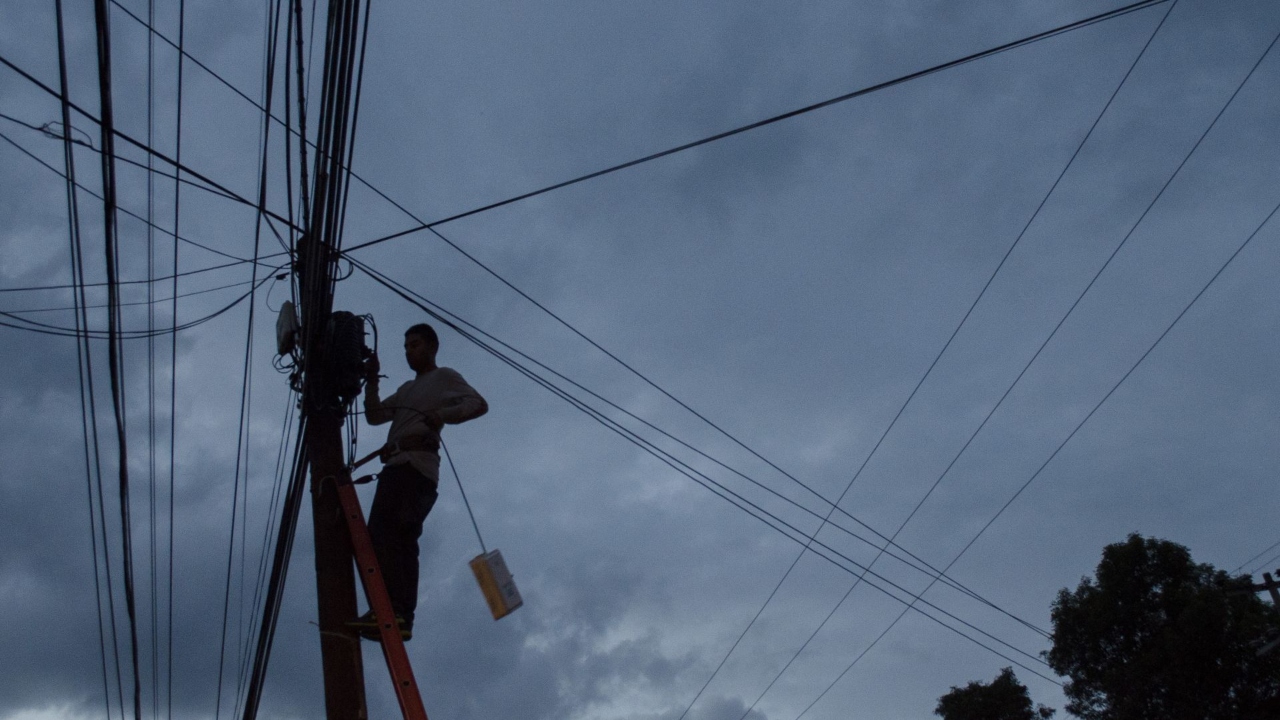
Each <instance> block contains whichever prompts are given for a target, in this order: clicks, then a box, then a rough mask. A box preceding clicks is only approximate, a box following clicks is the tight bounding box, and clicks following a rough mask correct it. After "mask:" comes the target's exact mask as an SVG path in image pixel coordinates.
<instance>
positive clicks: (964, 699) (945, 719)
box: [933, 668, 1053, 720]
mask: <svg viewBox="0 0 1280 720" xmlns="http://www.w3.org/2000/svg"><path fill="white" fill-rule="evenodd" d="M933 714H934V715H940V716H942V720H1045V719H1046V718H1050V717H1053V709H1052V708H1047V707H1045V706H1043V705H1041V706H1039V707H1038V708H1032V705H1031V696H1030V695H1028V694H1027V687H1026V686H1025V685H1023V684H1022V683H1020V682H1018V678H1017V677H1016V676H1014V674H1013V669H1012V668H1005V669H1003V670H1001V671H1000V674H999V675H997V676H996V679H995V680H992V681H991V682H990V683H983V682H971V683H969V684H968V685H966V686H964V687H962V688H958V687H952V688H951V692H949V693H947V694H946V695H943V696H942V697H940V698H938V707H937V708H935V709H934V711H933Z"/></svg>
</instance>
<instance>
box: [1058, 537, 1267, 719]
mask: <svg viewBox="0 0 1280 720" xmlns="http://www.w3.org/2000/svg"><path fill="white" fill-rule="evenodd" d="M1250 586H1251V580H1250V578H1249V577H1248V576H1238V577H1231V576H1230V575H1228V574H1227V573H1225V572H1223V571H1221V570H1216V569H1214V568H1213V567H1212V566H1210V565H1202V564H1197V563H1195V562H1192V560H1191V553H1190V552H1189V551H1188V550H1187V548H1185V547H1183V546H1181V545H1178V544H1176V543H1172V542H1168V541H1166V540H1158V539H1151V538H1144V537H1142V536H1140V535H1136V534H1135V535H1130V536H1129V538H1128V539H1127V540H1126V541H1125V542H1121V543H1115V544H1113V545H1108V546H1107V547H1106V548H1104V549H1103V551H1102V561H1101V562H1099V563H1098V569H1097V573H1096V579H1092V580H1091V579H1089V578H1083V579H1081V581H1080V585H1079V587H1077V588H1076V589H1075V591H1069V590H1067V589H1066V588H1063V589H1062V590H1061V591H1060V592H1059V593H1058V597H1057V600H1055V601H1054V603H1053V649H1052V650H1050V651H1049V653H1048V661H1049V665H1050V666H1051V667H1053V669H1054V670H1055V671H1056V672H1057V673H1059V674H1061V675H1065V676H1067V677H1069V678H1070V682H1068V683H1067V685H1066V687H1065V688H1064V692H1065V693H1066V695H1067V698H1068V700H1069V701H1070V702H1068V704H1067V706H1066V710H1067V712H1070V713H1072V714H1075V715H1078V716H1080V717H1082V718H1085V720H1157V719H1158V720H1263V719H1264V718H1267V719H1269V720H1274V719H1275V718H1280V652H1271V653H1269V654H1267V655H1264V656H1261V657H1259V656H1258V654H1257V649H1258V645H1259V641H1260V640H1261V639H1262V638H1264V637H1267V636H1269V635H1272V634H1274V633H1275V632H1276V631H1277V630H1280V615H1278V614H1277V611H1276V609H1275V608H1273V607H1272V606H1271V605H1270V604H1268V603H1266V602H1263V601H1262V600H1261V599H1260V598H1259V597H1258V596H1257V595H1256V593H1254V592H1253V591H1252V589H1251V587H1250Z"/></svg>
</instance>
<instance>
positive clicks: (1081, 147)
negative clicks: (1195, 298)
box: [681, 0, 1178, 718]
mask: <svg viewBox="0 0 1280 720" xmlns="http://www.w3.org/2000/svg"><path fill="white" fill-rule="evenodd" d="M1177 4H1178V3H1177V0H1174V1H1173V2H1172V3H1170V4H1169V6H1168V7H1167V8H1166V9H1165V13H1164V15H1163V16H1162V17H1161V18H1160V22H1158V23H1156V25H1155V27H1154V28H1153V29H1152V31H1151V34H1150V35H1148V36H1147V40H1146V42H1145V43H1144V44H1143V45H1142V48H1141V49H1140V50H1139V51H1138V54H1137V55H1136V56H1135V57H1134V59H1133V61H1132V62H1131V63H1130V64H1129V68H1128V70H1126V71H1125V73H1124V75H1123V76H1122V77H1121V78H1120V82H1119V83H1118V84H1117V85H1116V87H1115V90H1113V91H1112V92H1111V95H1110V96H1109V97H1108V98H1107V101H1106V103H1104V104H1103V106H1102V109H1101V110H1100V111H1099V112H1098V115H1097V116H1096V117H1095V118H1094V120H1093V124H1092V125H1090V126H1089V129H1088V131H1087V132H1085V134H1084V136H1083V137H1082V138H1081V139H1080V142H1079V144H1077V145H1076V149H1075V151H1074V152H1073V153H1072V154H1071V157H1070V158H1069V159H1068V160H1067V164H1066V165H1065V166H1064V167H1063V168H1062V171H1061V172H1059V173H1058V176H1057V177H1056V178H1055V179H1054V181H1053V183H1052V185H1050V186H1049V190H1048V191H1047V192H1046V193H1045V195H1044V197H1043V198H1042V199H1041V200H1040V203H1039V204H1038V205H1037V206H1036V209H1035V210H1034V211H1033V212H1032V213H1031V217H1030V218H1029V219H1028V220H1027V222H1026V223H1025V224H1024V225H1023V226H1022V230H1021V231H1020V232H1019V233H1018V235H1017V237H1016V238H1014V241H1013V243H1012V244H1011V245H1010V246H1009V249H1008V250H1007V251H1005V254H1004V256H1003V257H1001V258H1000V262H999V263H998V264H997V265H996V268H995V270H993V271H992V273H991V275H990V276H989V277H988V278H987V282H986V284H984V285H983V286H982V290H981V291H979V293H978V296H977V297H976V298H974V300H973V302H972V303H971V304H970V305H969V309H968V310H967V311H966V312H965V314H964V317H962V318H961V320H960V323H959V324H958V325H957V326H956V328H955V330H953V331H952V333H951V335H950V337H948V338H947V341H946V342H945V343H944V344H943V346H942V349H940V350H939V351H938V353H937V355H935V356H934V359H933V362H932V363H931V364H930V365H929V367H928V369H926V370H925V373H924V375H922V376H921V378H920V380H919V381H918V382H917V383H916V385H915V387H914V388H913V389H912V391H911V393H910V394H909V395H908V396H907V399H906V400H905V401H904V402H903V404H902V406H901V407H900V408H899V409H898V412H897V414H896V415H894V417H893V420H892V421H890V423H889V425H888V426H887V427H886V428H885V430H884V432H883V433H882V434H881V435H880V439H879V440H878V441H877V442H876V444H875V446H874V447H872V449H871V452H870V453H868V454H867V457H866V459H864V460H863V462H862V465H861V466H860V467H859V468H858V470H857V472H855V473H854V475H853V478H852V479H851V480H850V481H849V484H848V486H846V487H845V491H844V493H842V494H841V496H840V497H841V499H843V498H844V496H845V495H846V494H848V492H849V490H850V489H851V488H852V487H853V484H854V483H855V482H857V480H858V478H859V477H860V476H861V475H862V471H863V470H864V469H865V468H866V467H867V463H869V462H870V461H871V458H872V457H873V456H874V455H875V454H876V451H877V450H879V449H880V446H881V443H883V442H884V440H885V438H886V437H888V435H889V433H890V431H892V430H893V428H894V426H895V425H896V424H897V422H898V419H899V418H901V417H902V414H903V412H904V411H905V410H906V409H907V406H908V405H910V404H911V401H912V399H914V398H915V396H916V393H917V392H918V391H919V390H920V387H921V386H922V385H924V383H925V380H927V379H928V378H929V376H930V375H931V374H932V373H933V370H934V368H935V367H937V365H938V361H939V360H941V359H942V356H943V355H944V354H945V353H946V352H947V350H948V349H949V348H950V347H951V343H952V341H954V340H955V338H956V336H957V335H958V334H959V333H960V330H961V329H962V328H964V326H965V325H966V324H967V323H968V320H969V318H970V317H971V316H972V314H973V311H974V310H975V309H976V308H977V306H978V304H979V303H980V302H981V301H982V298H983V297H985V296H986V293H987V290H988V289H989V288H990V287H991V284H992V283H993V282H994V281H995V279H996V276H997V275H999V274H1000V271H1001V269H1003V268H1004V265H1005V262H1006V261H1007V260H1008V259H1009V256H1010V255H1011V254H1013V251H1014V249H1015V248H1016V247H1018V245H1019V244H1020V243H1021V242H1022V239H1023V237H1025V236H1026V234H1027V231H1028V230H1029V229H1030V228H1031V226H1032V224H1033V223H1035V221H1036V219H1037V218H1039V217H1040V212H1041V211H1042V210H1043V209H1044V207H1045V205H1047V204H1048V202H1049V199H1050V198H1051V197H1053V194H1054V192H1055V191H1056V190H1057V189H1058V185H1059V184H1060V183H1061V182H1062V179H1063V178H1064V177H1066V175H1067V172H1068V171H1069V170H1070V169H1071V167H1072V166H1073V165H1074V164H1075V161H1076V158H1078V157H1079V156H1080V152H1081V151H1082V150H1084V147H1085V145H1086V144H1088V142H1089V138H1091V137H1092V136H1093V132H1094V130H1096V129H1097V128H1098V125H1099V123H1101V122H1102V118H1103V117H1105V116H1106V114H1107V111H1108V110H1109V109H1110V108H1111V105H1112V104H1113V103H1114V102H1115V99H1116V97H1117V96H1118V95H1119V94H1120V90H1121V89H1122V88H1124V86H1125V84H1126V83H1127V82H1128V80H1129V77H1130V76H1131V75H1132V74H1133V71H1134V69H1135V68H1137V67H1138V63H1139V62H1141V61H1142V58H1143V57H1144V56H1145V55H1146V53H1147V49H1148V48H1150V47H1151V43H1152V42H1153V41H1154V40H1155V38H1156V35H1158V34H1159V33H1160V29H1161V28H1163V27H1164V24H1165V21H1166V20H1168V19H1169V15H1170V14H1171V13H1172V12H1173V9H1174V8H1175V7H1177ZM1135 227H1136V226H1135ZM1131 232H1132V231H1131ZM1126 239H1127V236H1126ZM1121 244H1123V242H1122V243H1121ZM1113 257H1114V255H1113ZM1108 262H1110V261H1108ZM1104 268H1105V265H1104ZM1099 274H1101V270H1099ZM1095 280H1096V277H1095ZM1092 285H1093V284H1092V283H1090V284H1089V287H1092ZM1085 292H1086V293H1087V292H1088V287H1086V288H1085ZM1081 297H1083V293H1082V294H1081ZM1078 302H1079V301H1078V300H1077V303H1078ZM1074 309H1075V306H1074V305H1073V306H1072V308H1071V310H1074ZM1067 314H1068V315H1070V314H1071V311H1070V310H1069V311H1068V312H1067ZM1065 319H1066V318H1065V317H1064V318H1063V320H1064V321H1065ZM1061 325H1062V323H1061V322H1060V323H1059V324H1058V327H1061ZM1056 332H1057V328H1055V329H1054V333H1056ZM1052 336H1053V335H1052V334H1051V335H1050V337H1051V338H1052ZM1045 342H1046V344H1047V343H1048V341H1047V340H1046V341H1045ZM1043 347H1044V346H1043V345H1042V346H1041V349H1043ZM1038 356H1039V353H1038V352H1037V353H1036V357H1038ZM1034 361H1035V358H1034V357H1033V358H1032V362H1034ZM1030 365H1031V363H1028V364H1027V367H1028V368H1029V367H1030ZM1023 372H1024V373H1025V372H1026V370H1025V369H1024V370H1023ZM1021 378H1022V375H1019V376H1018V379H1017V380H1014V384H1015V385H1016V384H1017V382H1018V380H1020V379H1021ZM1012 388H1013V386H1012V385H1011V386H1010V389H1009V391H1011V390H1012ZM1009 391H1006V392H1005V395H1004V396H1002V397H1001V398H1000V401H999V402H997V403H996V405H995V407H993V408H992V413H994V412H995V408H998V407H999V406H1000V403H1002V402H1004V398H1005V397H1008V394H1009ZM990 417H991V415H990V414H988V415H987V418H988V419H989V418H990ZM985 424H986V420H983V422H982V424H980V425H979V426H978V430H975V431H974V433H973V435H971V436H970V438H969V442H972V441H973V438H974V437H976V436H977V433H978V431H980V430H981V429H982V427H983V426H985ZM968 447H969V443H965V445H964V447H962V448H961V449H960V452H959V453H957V454H956V456H955V458H954V459H952V461H951V463H950V464H948V465H947V467H946V469H945V470H943V472H942V475H941V476H939V478H938V481H937V482H935V483H934V484H933V487H932V488H930V489H929V491H928V492H927V493H925V497H924V498H923V499H922V500H921V501H920V502H919V503H918V504H917V505H916V506H915V508H914V509H912V511H911V513H910V514H908V516H907V518H906V519H905V520H903V521H902V523H901V524H899V525H898V529H897V530H895V531H894V533H893V535H892V537H891V538H890V540H891V541H893V540H896V539H897V538H898V536H899V535H901V534H902V531H903V529H904V528H906V526H907V524H908V523H910V522H911V519H912V518H913V517H915V514H916V511H918V510H919V509H920V506H921V505H923V504H924V501H925V500H927V499H928V497H929V495H930V494H932V492H933V490H934V489H936V488H937V486H938V483H940V482H941V481H942V478H943V477H945V476H946V474H947V473H948V472H950V470H951V468H952V467H953V466H954V465H955V463H956V461H957V460H959V458H960V455H961V454H963V453H964V451H965V449H967V448H968ZM836 502H837V504H839V502H840V501H839V500H837V501H836ZM824 524H825V523H824ZM881 553H883V550H881V551H880V553H877V554H876V556H875V557H874V558H872V560H871V563H870V564H869V565H868V567H874V566H875V564H876V562H878V561H879V560H880V557H881ZM801 556H803V552H802V553H801V554H800V556H797V557H796V562H793V563H792V564H791V567H790V568H788V569H787V572H786V573H784V574H783V576H782V579H781V580H779V581H778V587H779V588H780V587H782V584H783V583H785V582H786V580H787V577H788V576H790V574H791V571H792V570H794V569H795V566H796V563H798V562H799V560H800V557H801ZM861 581H862V578H861V577H859V578H857V579H855V580H854V582H853V584H852V585H850V586H849V589H848V590H847V591H845V593H844V595H843V596H842V597H841V598H840V600H839V601H837V602H836V604H835V605H834V606H833V607H832V608H831V611H830V612H829V613H827V616H826V617H825V618H823V620H822V622H821V623H819V624H818V626H817V627H816V628H814V630H813V632H812V633H810V635H809V637H808V638H806V639H805V641H804V643H803V644H802V645H801V646H800V647H799V648H798V649H797V650H796V651H795V653H794V654H793V655H792V656H791V658H790V659H789V660H787V662H786V664H785V665H783V666H782V668H781V669H780V670H779V671H778V673H777V674H776V675H775V676H774V678H773V680H771V681H770V682H769V684H768V686H766V687H765V689H764V690H763V691H762V692H761V693H760V694H759V695H758V696H757V697H756V699H755V700H754V701H753V702H752V703H751V705H750V707H748V708H747V710H746V712H744V713H743V715H742V717H743V718H746V716H747V715H748V714H749V713H750V712H751V711H752V710H754V709H755V707H756V705H758V704H759V703H760V701H761V700H762V699H764V696H765V695H766V694H768V692H769V690H771V689H772V688H773V686H774V684H776V683H777V682H778V680H779V679H781V678H782V676H783V675H784V674H785V673H786V672H787V670H788V669H789V668H790V667H791V665H792V664H793V663H794V662H795V661H796V659H797V658H799V657H800V655H801V654H802V653H803V652H804V651H805V649H807V648H808V647H809V644H810V643H812V642H813V640H814V638H816V637H817V636H818V634H819V633H821V632H822V629H823V628H825V627H826V625H827V623H828V622H830V620H831V618H832V617H834V616H835V614H836V611H838V610H839V609H840V607H841V606H843V605H844V603H845V601H847V600H848V599H849V597H850V596H851V595H852V594H853V591H854V590H856V589H857V587H858V584H859V583H860V582H861ZM932 585H933V583H932V582H931V583H930V586H932ZM926 591H927V588H926ZM775 593H776V589H775ZM772 599H773V595H770V597H769V600H772ZM768 604H769V602H768V601H766V602H765V605H764V606H763V607H761V609H760V612H758V613H756V617H755V618H753V619H752V624H754V622H755V619H757V618H759V617H760V614H761V613H763V612H764V608H765V607H767V606H768ZM750 629H751V624H749V625H748V626H747V629H746V630H744V631H743V634H742V636H739V638H738V640H739V641H741V639H742V637H743V636H745V635H746V633H747V631H749V630H750ZM737 644H738V643H736V642H735V643H734V646H733V647H734V648H736V647H737ZM732 653H733V648H730V650H729V654H726V655H725V660H728V658H729V655H731V654H732ZM723 665H724V661H721V663H720V666H719V667H723ZM719 667H717V670H719ZM714 677H715V674H714V673H713V674H712V679H714ZM710 682H711V681H710V680H708V681H707V684H708V685H709V684H710ZM706 687H707V686H706V685H703V690H705V689H706ZM699 694H701V693H699ZM694 700H695V702H696V700H697V697H696V696H695V698H694ZM692 707H693V703H690V705H689V707H688V708H686V709H685V714H688V712H689V710H690V709H692ZM683 717H684V715H682V716H681V718H683Z"/></svg>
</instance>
